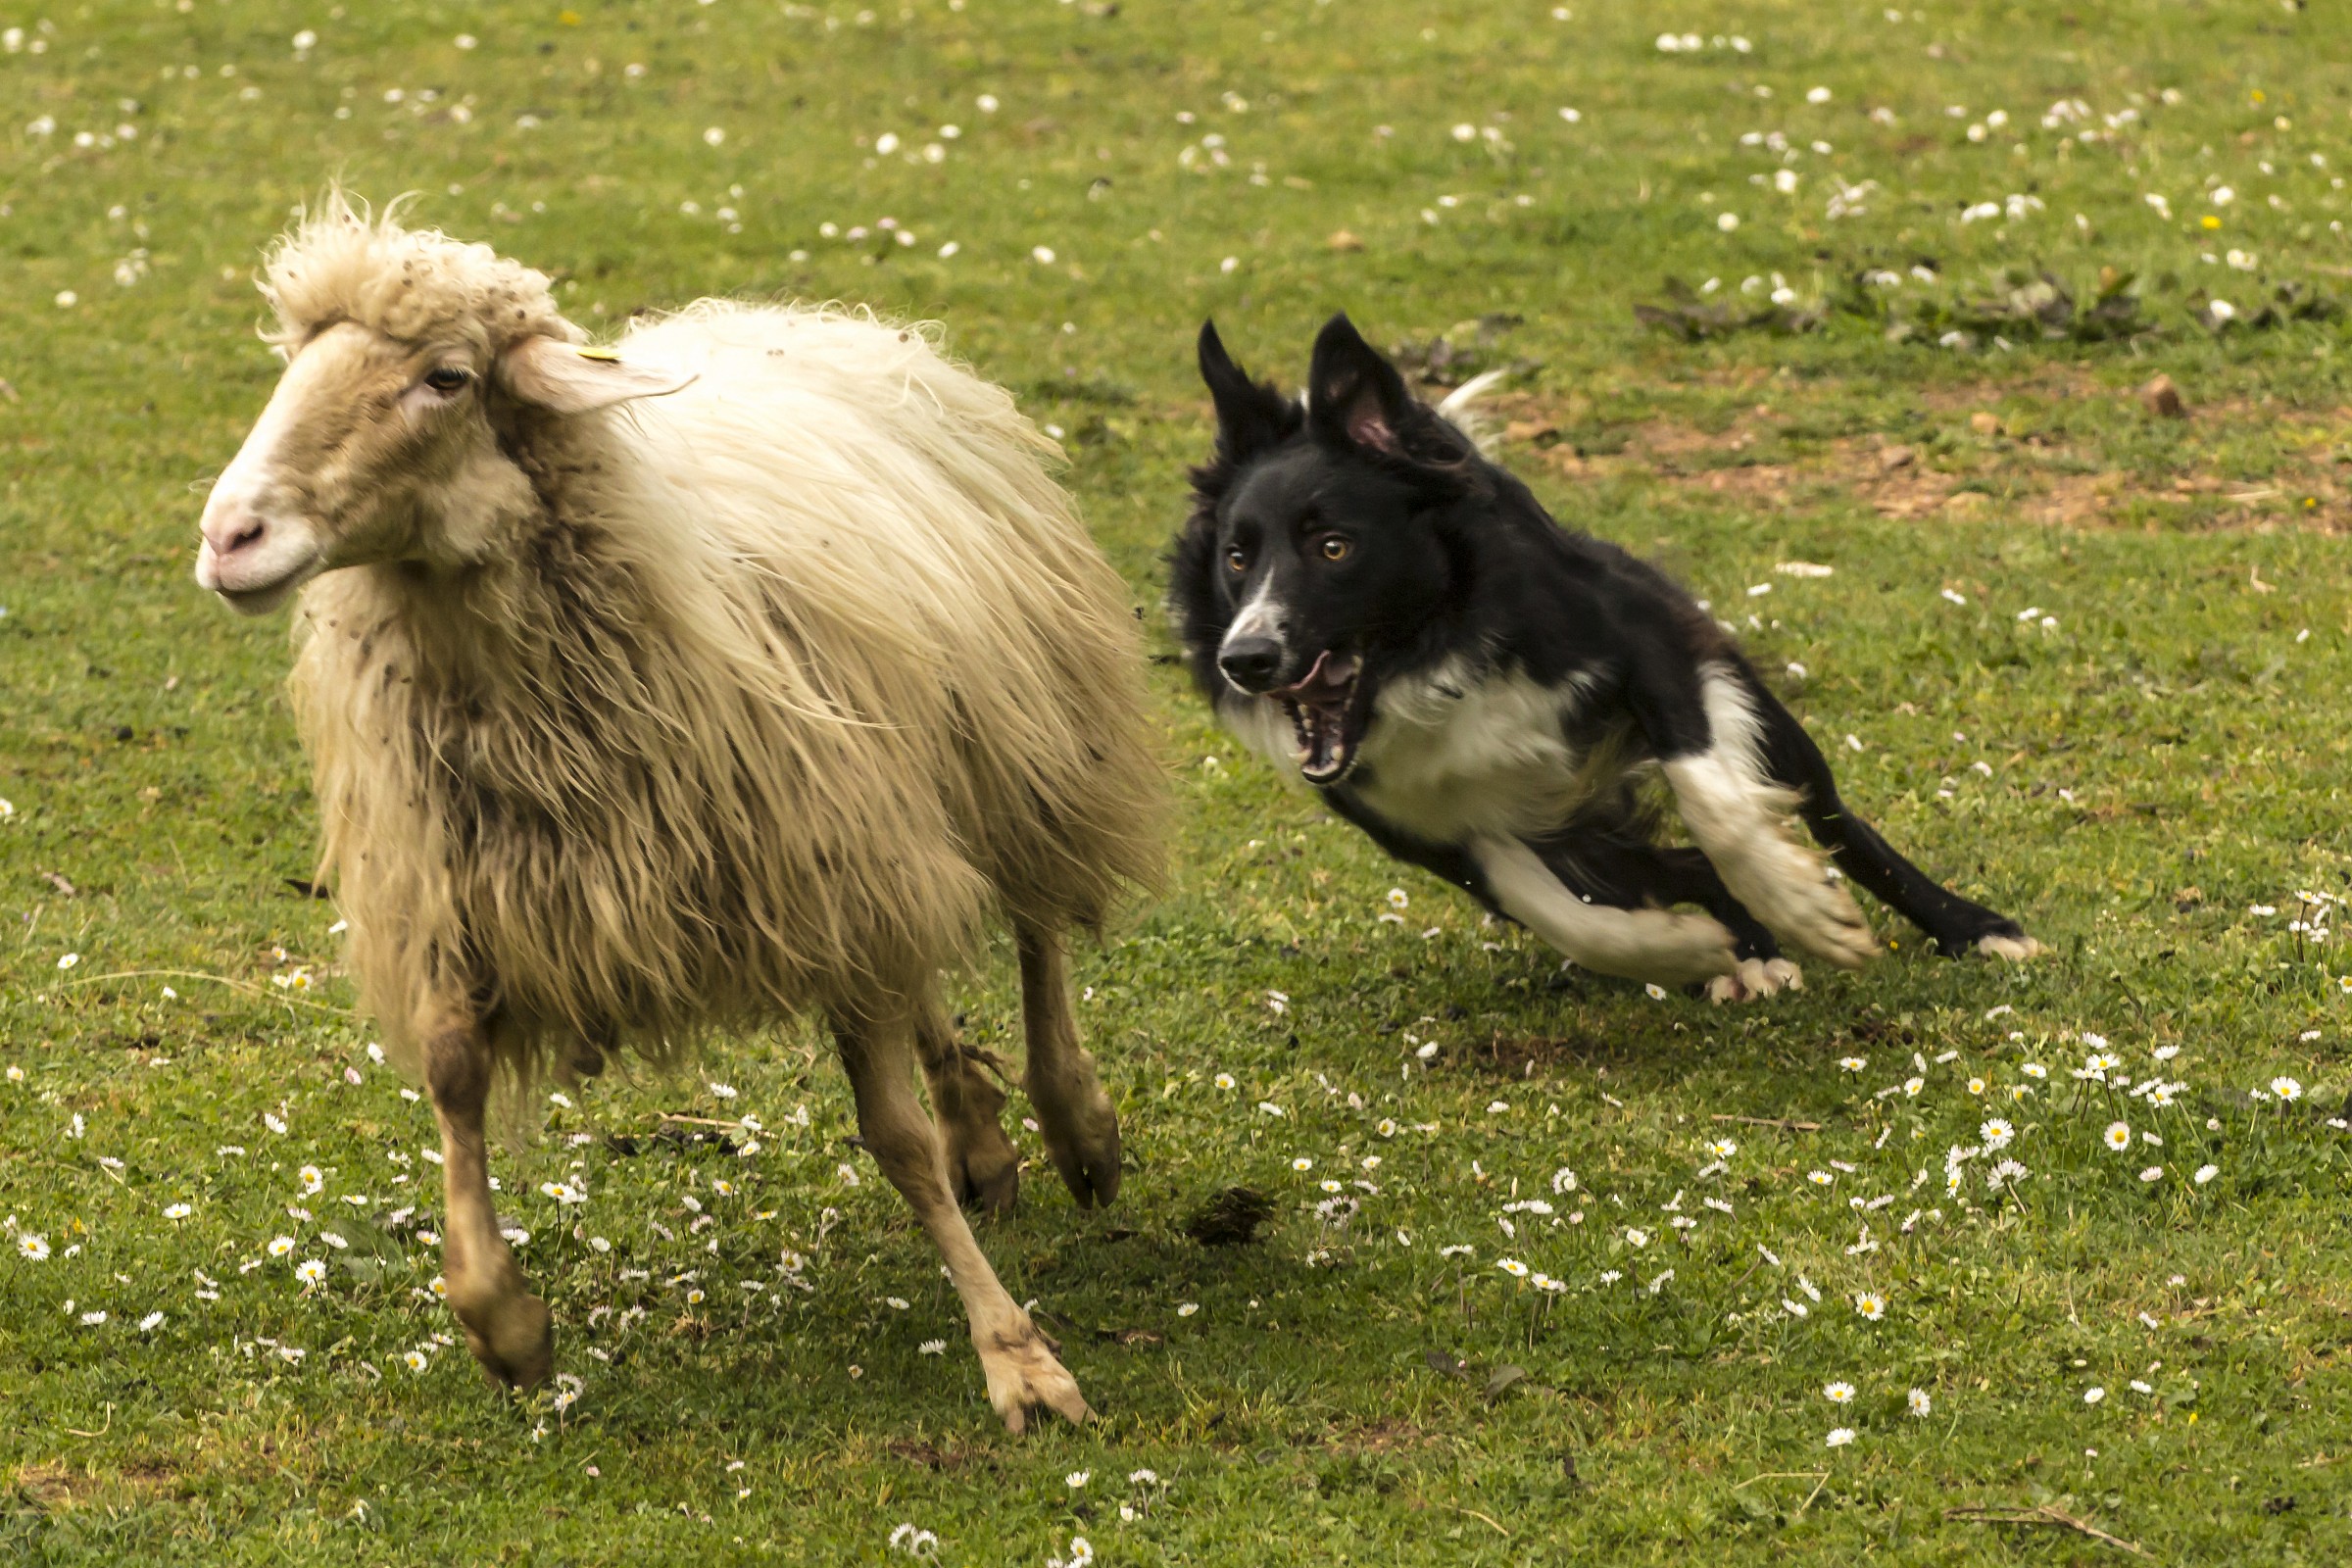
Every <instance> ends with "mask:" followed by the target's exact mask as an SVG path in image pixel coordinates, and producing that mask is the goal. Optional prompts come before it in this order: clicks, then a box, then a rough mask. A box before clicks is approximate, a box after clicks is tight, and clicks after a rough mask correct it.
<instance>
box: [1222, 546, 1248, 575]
mask: <svg viewBox="0 0 2352 1568" xmlns="http://www.w3.org/2000/svg"><path fill="white" fill-rule="evenodd" d="M1225 564H1226V565H1227V566H1228V567H1230V568H1231V569H1233V570H1235V571H1248V570H1249V569H1250V558H1249V557H1248V556H1246V555H1244V554H1243V553H1242V551H1241V550H1240V548H1239V547H1236V548H1234V549H1232V550H1228V551H1226V552H1225Z"/></svg>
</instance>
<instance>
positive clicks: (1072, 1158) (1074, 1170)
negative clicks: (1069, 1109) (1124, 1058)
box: [1046, 1089, 1119, 1208]
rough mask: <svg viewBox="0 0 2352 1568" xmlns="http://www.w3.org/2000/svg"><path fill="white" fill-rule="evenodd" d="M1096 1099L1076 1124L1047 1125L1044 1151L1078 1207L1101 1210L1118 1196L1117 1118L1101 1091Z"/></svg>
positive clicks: (1049, 1123)
mask: <svg viewBox="0 0 2352 1568" xmlns="http://www.w3.org/2000/svg"><path fill="white" fill-rule="evenodd" d="M1095 1096H1096V1101H1097V1103H1096V1104H1094V1105H1092V1106H1089V1107H1088V1113H1087V1114H1085V1115H1083V1116H1080V1117H1077V1118H1074V1120H1075V1125H1065V1126H1062V1127H1059V1128H1056V1127H1055V1126H1054V1124H1053V1123H1052V1122H1048V1123H1046V1152H1047V1153H1048V1154H1050V1155H1052V1156H1053V1159H1054V1169H1055V1170H1057V1171H1059V1172H1061V1180H1062V1185H1063V1186H1065V1187H1067V1188H1069V1190H1070V1196H1071V1197H1072V1198H1075V1199H1076V1200H1078V1206H1079V1207H1080V1208H1101V1207H1103V1206H1105V1205H1107V1204H1108V1203H1109V1202H1110V1201H1111V1200H1112V1199H1114V1198H1116V1197H1118V1196H1119V1115H1118V1112H1117V1111H1115V1110H1112V1109H1111V1108H1110V1097H1109V1096H1107V1095H1104V1094H1103V1092H1102V1091H1101V1090H1100V1089H1098V1090H1096V1091H1095ZM1057 1134H1058V1136H1057Z"/></svg>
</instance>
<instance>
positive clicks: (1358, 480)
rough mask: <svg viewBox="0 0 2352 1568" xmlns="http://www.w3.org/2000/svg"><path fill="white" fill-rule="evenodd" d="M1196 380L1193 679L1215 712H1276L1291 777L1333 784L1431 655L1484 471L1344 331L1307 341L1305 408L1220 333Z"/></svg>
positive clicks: (1186, 589) (1179, 564)
mask: <svg viewBox="0 0 2352 1568" xmlns="http://www.w3.org/2000/svg"><path fill="white" fill-rule="evenodd" d="M1201 378H1202V379H1203V380H1205V381H1206V382H1207V383H1208V390H1209V395H1210V396H1211V397H1212V398H1213V399H1214V400H1215V403H1216V410H1217V446H1216V454H1215V457H1214V458H1213V459H1212V460H1211V461H1210V462H1209V463H1208V464H1206V465H1205V466H1202V467H1201V468H1198V469H1196V470H1195V471H1194V474H1193V490H1194V511H1193V517H1192V520H1191V522H1190V523H1189V524H1188V526H1187V528H1186V530H1185V533H1184V535H1183V537H1182V538H1181V539H1180V540H1179V542H1178V546H1177V551H1176V556H1175V561H1174V564H1175V573H1174V580H1175V596H1174V597H1175V609H1176V613H1177V619H1178V621H1179V630H1180V632H1181V634H1182V636H1183V638H1184V642H1185V646H1186V649H1187V652H1188V653H1189V654H1190V655H1191V658H1192V663H1193V672H1194V676H1195V678H1196V679H1197V680H1198V681H1199V682H1200V684H1201V689H1202V690H1203V691H1204V692H1205V693H1207V694H1208V695H1209V696H1210V697H1211V698H1212V699H1214V700H1217V701H1220V702H1224V701H1235V700H1242V701H1265V702H1272V703H1277V704H1280V705H1281V706H1282V708H1283V709H1284V711H1286V712H1287V713H1288V715H1289V717H1290V720H1291V723H1292V727H1293V730H1294V732H1295V734H1296V736H1297V739H1298V743H1299V773H1300V774H1301V775H1302V776H1303V777H1304V778H1305V779H1306V781H1307V782H1308V783H1310V784H1317V785H1327V784H1336V783H1338V782H1339V781H1340V780H1341V779H1342V778H1344V777H1345V776H1346V775H1347V773H1348V769H1349V767H1351V766H1352V765H1353V764H1354V761H1355V753H1356V748H1357V746H1358V744H1359V743H1360V742H1361V741H1362V739H1363V733H1364V728H1365V725H1366V723H1367V722H1368V720H1369V718H1370V715H1371V712H1372V704H1373V699H1374V697H1375V695H1376V693H1377V690H1378V687H1379V684H1380V682H1381V681H1382V680H1383V679H1385V678H1387V677H1389V676H1391V675H1393V674H1395V673H1397V671H1399V670H1401V669H1403V668H1407V667H1410V666H1411V665H1412V664H1413V663H1415V662H1418V659H1419V656H1420V655H1421V654H1422V652H1423V651H1424V650H1425V648H1426V645H1427V638H1428V635H1429V633H1430V629H1431V624H1432V620H1433V617H1434V616H1435V614H1436V613H1437V609H1438V607H1439V606H1440V605H1442V604H1443V602H1444V601H1445V598H1446V591H1447V587H1448V585H1449V583H1450V581H1451V580H1452V578H1453V576H1454V575H1455V564H1454V560H1453V553H1452V552H1451V551H1450V550H1448V548H1447V546H1446V539H1445V536H1444V535H1445V531H1444V529H1443V528H1442V527H1441V526H1440V525H1439V519H1440V518H1441V516H1442V515H1443V514H1445V513H1446V511H1448V510H1449V509H1450V508H1451V507H1452V506H1453V505H1454V504H1455V503H1457V502H1458V501H1460V500H1461V499H1462V498H1463V497H1464V496H1465V495H1466V494H1468V493H1471V492H1472V491H1474V490H1476V489H1477V488H1478V486H1479V485H1480V483H1481V480H1482V475H1481V469H1482V465H1481V464H1480V463H1479V462H1478V459H1477V453H1476V449H1475V448H1474V447H1473V446H1472V445H1471V443H1470V442H1469V440H1468V439H1467V438H1466V437H1464V436H1463V435H1462V433H1461V432H1460V431H1459V430H1456V429H1455V428H1454V427H1453V426H1452V425H1451V424H1449V423H1447V422H1446V420H1445V419H1444V418H1442V417H1440V416H1439V415H1438V414H1437V413H1436V412H1435V411H1433V410H1431V409H1429V408H1428V407H1426V406H1425V405H1423V404H1422V403H1421V402H1419V401H1418V400H1417V399H1415V398H1414V397H1413V395H1412V393H1411V392H1410V391H1409V390H1408V389H1407V388H1406V386H1405V384H1404V378H1403V377H1402V376H1400V375H1399V374H1397V368H1396V367H1395V366H1393V365H1391V364H1390V363H1389V362H1388V361H1387V360H1386V359H1384V358H1382V356H1381V355H1380V354H1379V352H1378V351H1377V350H1375V349H1374V348H1373V347H1372V346H1371V345H1370V344H1369V343H1366V342H1365V341H1364V339H1363V336H1362V334H1360V333H1358V332H1357V331H1356V329H1355V327H1354V325H1353V324H1352V323H1351V322H1349V321H1348V318H1347V317H1345V316H1335V317H1333V318H1332V319H1331V320H1330V322H1329V323H1328V324H1326V325H1325V326H1324V328H1323V330H1322V333H1321V334H1320V335H1319V336H1318V337H1317V338H1316V339H1315V349H1314V358H1313V361H1312V364H1311V365H1310V367H1309V368H1308V372H1307V393H1306V396H1305V398H1304V400H1303V401H1302V402H1299V401H1294V400H1292V399H1290V398H1288V397H1286V396H1284V395H1283V394H1282V393H1281V392H1279V391H1278V390H1276V388H1275V387H1274V386H1273V385H1272V384H1270V383H1266V382H1257V381H1252V380H1250V377H1249V375H1248V374H1247V373H1246V372H1245V371H1244V370H1243V369H1242V368H1241V367H1240V366H1238V365H1236V364H1235V363H1234V361H1233V359H1232V357H1231V356H1230V355H1228V354H1227V353H1226V352H1225V345H1224V343H1223V342H1222V341H1221V340H1220V339H1219V338H1218V336H1217V330H1216V326H1215V323H1213V322H1210V323H1207V324H1204V325H1203V326H1202V327H1201Z"/></svg>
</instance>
